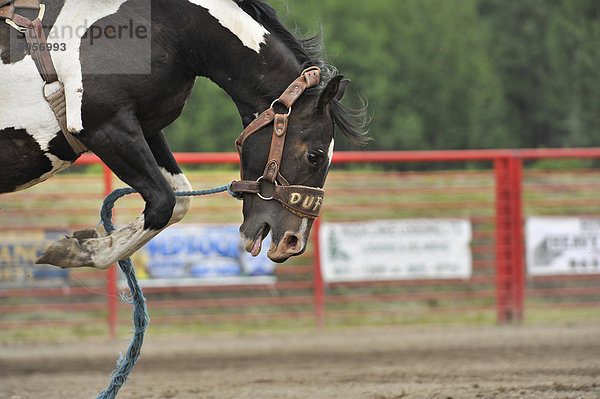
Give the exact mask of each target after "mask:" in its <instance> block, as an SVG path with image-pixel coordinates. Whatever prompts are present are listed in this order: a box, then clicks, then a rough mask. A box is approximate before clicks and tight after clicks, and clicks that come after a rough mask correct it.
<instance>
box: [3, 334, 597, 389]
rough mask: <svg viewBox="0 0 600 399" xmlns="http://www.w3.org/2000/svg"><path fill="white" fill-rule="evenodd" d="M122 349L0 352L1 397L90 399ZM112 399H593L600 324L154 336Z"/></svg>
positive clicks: (110, 344) (115, 344) (7, 348)
mask: <svg viewBox="0 0 600 399" xmlns="http://www.w3.org/2000/svg"><path fill="white" fill-rule="evenodd" d="M126 347H127V342H123V341H97V340H96V341H89V340H88V341H85V342H69V343H63V344H53V345H47V344H44V345H42V344H35V345H2V346H0V398H2V399H5V398H6V399H32V398H35V399H59V398H60V399H65V398H68V399H70V398H96V397H97V395H98V394H99V393H100V392H101V391H102V390H103V389H104V388H105V387H106V385H107V384H108V381H109V373H110V372H111V370H112V369H113V368H114V364H115V361H116V358H117V354H118V352H119V351H125V350H126ZM119 398H122V399H125V398H136V399H137V398H182V399H183V398H194V399H196V398H202V399H208V398H215V399H217V398H218V399H221V398H235V399H242V398H244V399H245V398H257V399H270V398H273V399H285V398H302V399H305V398H310V399H312V398H343V399H353V398H357V399H358V398H361V399H362V398H366V399H398V398H440V399H447V398H454V399H457V398H544V399H545V398H586V399H587V398H600V324H589V323H587V324H586V323H584V324H571V325H543V326H516V327H515V326H508V327H493V326H487V327H480V326H479V327H464V326H462V327H441V326H435V327H398V328H385V329H358V330H351V331H327V332H324V333H320V334H317V333H315V334H308V333H305V334H289V333H285V334H284V333H282V334H270V335H259V336H243V337H237V336H236V337H232V336H228V337H223V336H199V337H190V336H185V337H179V336H178V337H152V335H149V336H148V337H147V339H146V343H145V344H144V348H143V354H142V358H141V360H140V362H139V363H138V364H137V366H136V367H135V369H134V371H133V374H132V379H131V381H130V382H129V383H128V384H127V385H126V386H125V387H124V388H123V389H122V390H121V393H120V395H119Z"/></svg>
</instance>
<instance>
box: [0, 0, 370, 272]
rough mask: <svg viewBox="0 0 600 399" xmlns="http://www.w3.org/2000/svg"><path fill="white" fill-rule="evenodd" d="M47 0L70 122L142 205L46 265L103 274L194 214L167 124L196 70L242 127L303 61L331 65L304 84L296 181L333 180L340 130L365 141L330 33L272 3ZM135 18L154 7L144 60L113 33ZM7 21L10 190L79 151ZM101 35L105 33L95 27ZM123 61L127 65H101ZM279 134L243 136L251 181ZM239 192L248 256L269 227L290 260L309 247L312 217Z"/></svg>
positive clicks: (4, 174)
mask: <svg viewBox="0 0 600 399" xmlns="http://www.w3.org/2000/svg"><path fill="white" fill-rule="evenodd" d="M45 3H46V15H45V17H44V20H43V22H44V27H45V32H46V35H47V37H48V43H49V44H50V45H51V46H55V47H54V49H55V50H57V51H52V58H53V62H54V64H55V67H56V70H57V74H58V77H59V79H60V80H61V81H62V83H63V84H64V86H65V92H66V104H67V107H66V108H67V126H68V130H69V131H71V132H73V133H74V134H75V135H76V137H78V138H79V140H80V141H81V142H82V143H83V144H85V146H87V148H88V149H89V150H90V151H92V152H93V153H95V154H96V155H98V156H99V157H100V159H102V161H103V162H104V163H105V164H106V165H107V166H108V167H109V168H110V169H111V170H112V171H113V172H114V173H115V174H116V175H117V176H118V177H119V178H120V179H121V180H122V181H124V182H125V183H126V184H128V185H130V186H131V187H133V188H135V189H136V190H137V191H138V192H139V193H140V194H141V196H142V197H143V199H144V201H145V209H144V211H143V214H142V215H140V216H139V217H138V218H136V219H135V221H133V222H132V223H130V224H128V225H127V226H125V227H123V228H122V229H120V230H118V231H116V232H114V233H113V234H110V235H105V236H101V235H99V236H86V234H74V235H73V237H70V238H68V239H66V240H65V239H63V240H62V241H61V242H59V243H57V244H55V245H54V246H53V247H51V249H50V250H48V251H46V254H45V255H44V256H43V257H42V258H41V259H40V261H39V262H41V263H50V264H55V265H57V266H61V267H80V266H92V267H96V268H99V269H105V268H107V267H109V266H110V265H112V264H114V263H115V262H116V261H118V260H120V259H124V258H126V257H128V256H129V255H130V254H132V253H133V252H134V251H136V250H137V249H139V248H140V247H141V246H142V245H144V244H145V243H146V242H147V241H148V240H150V239H151V238H152V237H154V236H155V235H156V234H158V233H159V232H160V231H161V230H163V229H164V228H166V227H167V226H168V225H170V224H173V223H176V222H178V221H180V220H181V219H182V218H183V217H184V215H185V214H186V212H187V211H188V209H189V207H190V199H189V198H186V199H184V198H180V197H178V198H176V197H175V196H174V194H173V191H174V190H175V191H185V190H190V189H191V187H190V183H189V182H188V180H187V179H186V177H185V176H184V175H183V173H182V172H181V170H180V168H179V167H178V165H177V163H176V161H175V159H174V157H173V155H172V153H171V150H170V149H169V146H168V144H167V141H166V139H165V136H164V134H163V129H164V128H165V127H166V126H168V125H169V124H170V123H172V122H173V121H174V120H175V119H176V118H177V117H178V116H179V115H180V113H181V112H182V109H183V107H184V105H185V103H186V100H187V99H188V97H189V96H190V93H191V91H192V88H193V86H194V81H195V79H196V77H197V76H204V77H208V78H209V79H211V80H212V81H213V82H215V83H216V84H218V85H219V86H220V87H221V88H223V89H224V90H225V91H226V92H227V93H228V94H229V95H230V96H231V98H232V99H233V101H234V102H235V104H236V106H237V108H238V110H239V113H240V116H241V119H242V123H243V125H244V126H246V125H248V124H249V123H251V122H252V121H253V120H254V118H255V117H256V115H258V114H259V113H260V112H262V111H264V110H265V109H267V108H269V106H270V105H271V104H272V102H273V100H274V99H276V98H277V97H278V96H279V95H280V94H281V93H282V92H283V91H284V90H285V89H286V87H287V86H288V85H289V84H290V83H291V82H292V81H293V80H294V79H296V78H297V77H298V76H299V74H300V73H301V71H302V70H304V69H305V68H307V67H310V66H319V67H321V68H322V69H323V73H322V81H321V84H320V85H319V86H317V87H314V88H311V89H309V90H307V91H306V92H305V93H304V94H303V95H302V96H301V98H300V99H299V100H298V101H297V103H296V104H294V108H293V111H292V112H291V115H290V119H289V127H288V133H287V138H286V142H285V148H284V151H283V156H282V162H281V169H280V172H281V175H283V176H285V178H286V180H287V181H288V182H289V183H290V184H297V185H304V186H310V187H323V185H324V183H325V178H326V175H327V171H328V168H329V164H330V162H331V156H332V151H333V143H334V126H337V128H338V129H339V130H340V131H341V132H343V133H344V134H345V135H346V136H348V137H349V138H350V139H351V140H352V141H353V142H357V143H361V142H364V141H365V139H364V136H362V134H363V132H362V131H361V130H363V128H364V126H365V125H364V120H365V118H364V116H365V112H364V111H365V110H364V109H362V110H351V109H349V108H347V107H345V106H343V105H342V104H341V103H340V100H341V98H342V96H343V94H344V89H345V87H346V85H347V83H348V81H347V80H342V78H341V76H339V75H335V72H334V68H333V67H330V66H327V65H325V64H324V63H323V61H322V59H321V54H320V52H321V51H322V48H321V45H322V43H321V42H320V40H318V39H317V38H311V39H298V38H296V37H294V35H292V34H291V33H290V32H289V31H288V30H286V29H285V28H284V27H283V25H282V23H281V21H280V20H279V19H278V18H277V15H276V13H275V11H274V10H273V9H272V8H271V7H269V6H268V5H266V4H264V3H263V2H262V1H259V0H235V1H234V0H103V1H96V0H48V1H46V2H45ZM150 7H151V8H150ZM148 10H149V12H146V13H145V11H148ZM133 14H135V15H136V18H140V17H139V16H140V15H147V20H146V21H145V22H146V23H147V24H148V26H149V32H146V33H147V34H148V37H151V45H150V47H148V49H149V50H148V51H151V53H150V55H149V57H147V59H145V58H144V57H143V52H144V51H146V50H145V49H144V48H141V47H140V48H137V47H136V46H142V45H143V44H142V43H143V41H142V40H137V41H136V40H130V41H126V42H116V41H115V40H114V36H115V34H116V32H115V30H114V29H113V28H111V27H124V26H125V25H129V26H130V25H131V24H130V22H131V18H132V15H133ZM24 15H25V14H24ZM67 27H70V28H71V29H70V30H65V28H67ZM73 27H78V30H75V29H73ZM81 27H83V32H82V31H81ZM11 29H12V28H11V27H10V26H9V25H8V24H0V59H1V62H0V192H4V193H6V192H13V191H17V190H22V189H25V188H28V187H31V186H33V185H35V184H37V183H40V182H42V181H44V180H46V179H48V178H49V177H51V176H52V175H54V174H55V173H56V172H58V171H60V170H63V169H65V168H66V167H68V166H69V165H71V164H72V163H73V162H74V161H75V160H76V159H77V157H78V155H77V154H76V153H75V152H74V151H73V150H72V148H71V147H70V146H69V144H68V143H67V141H66V139H65V137H64V135H63V134H62V133H61V131H60V127H59V124H58V123H57V121H56V119H55V116H54V114H53V113H52V111H51V108H50V107H49V105H48V103H47V102H46V100H45V98H44V97H43V95H42V88H43V84H44V82H43V80H42V79H41V77H40V75H39V73H38V70H37V69H36V66H35V65H34V62H33V60H32V58H31V56H29V55H28V53H27V49H26V46H19V45H18V44H19V40H23V43H24V39H22V38H21V39H20V38H19V37H18V34H17V36H14V35H15V32H13V31H11ZM107 29H108V30H107ZM111 29H112V30H111ZM85 31H87V34H86V35H83V33H84V32H85ZM53 32H58V33H57V34H54V35H53ZM60 32H63V33H62V34H61V33H60ZM64 32H68V33H70V35H67V34H66V33H64ZM72 32H75V33H76V34H72ZM92 32H103V35H95V36H92V35H91V33H92ZM140 32H141V33H143V32H144V31H143V30H142V31H140ZM119 33H123V32H119ZM138 33H139V32H138ZM92 39H93V40H92ZM115 43H118V44H117V45H115ZM144 62H150V63H151V65H149V67H150V69H149V71H148V73H144V72H143V71H144V68H145V67H147V66H148V65H142V63H144ZM115 66H118V67H119V68H120V71H121V72H110V73H103V72H102V71H104V70H110V68H111V67H112V68H113V69H114V67H115ZM122 71H125V73H123V72H122ZM272 130H273V129H272V127H265V128H263V129H261V130H260V131H258V132H257V133H256V134H253V135H252V136H251V137H249V138H248V139H247V140H246V141H245V143H244V145H243V152H242V154H243V155H242V159H241V166H242V175H243V178H244V179H249V180H253V179H257V178H259V177H260V176H261V174H262V173H263V169H264V166H265V163H266V161H267V156H268V154H269V145H270V144H269V143H270V140H271V136H272ZM232 138H233V137H232ZM198 140H200V141H201V140H202V138H201V137H199V138H198ZM243 200H244V201H243V215H244V221H243V224H242V225H241V227H240V233H241V235H242V237H243V238H244V240H245V243H246V250H247V251H248V252H251V253H252V254H253V255H256V254H258V252H260V249H261V243H262V241H263V239H264V238H265V237H266V235H267V234H268V233H269V231H270V232H271V234H272V244H271V248H270V249H269V253H268V255H269V257H270V258H271V259H272V260H274V261H276V262H282V261H284V260H286V259H287V258H289V257H290V256H293V255H298V254H301V253H303V252H304V250H305V249H306V244H307V239H308V235H309V232H310V229H311V227H312V222H313V220H312V219H309V218H306V217H301V216H298V215H296V214H294V213H292V212H289V211H288V210H287V209H286V208H284V207H283V206H282V205H281V204H280V203H278V202H275V201H263V200H261V199H260V198H259V197H258V196H256V195H244V198H243Z"/></svg>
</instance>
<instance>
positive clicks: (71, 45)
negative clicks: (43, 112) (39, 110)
mask: <svg viewBox="0 0 600 399" xmlns="http://www.w3.org/2000/svg"><path fill="white" fill-rule="evenodd" d="M126 1H127V0H102V2H95V1H82V0H66V1H65V4H64V6H63V8H62V10H61V12H60V14H59V15H58V18H57V19H56V22H55V23H54V27H53V28H52V30H51V31H50V33H49V34H48V43H49V44H50V45H52V44H54V43H57V44H58V45H59V46H64V48H65V51H53V52H52V61H53V62H54V66H55V67H56V72H57V74H58V78H59V80H60V81H62V82H63V84H64V86H65V99H66V103H67V129H68V130H69V131H70V132H72V133H78V132H80V131H82V130H83V122H82V118H81V103H82V100H83V90H84V88H83V78H82V73H81V61H80V58H79V55H80V54H79V51H80V45H81V38H82V37H83V35H84V34H85V33H86V32H87V30H88V28H89V27H90V26H92V25H93V24H94V23H95V22H96V21H98V20H100V19H102V18H104V17H107V16H109V15H112V14H114V13H116V12H117V11H118V10H119V7H120V6H121V5H122V4H123V3H125V2H126ZM40 93H41V89H40Z"/></svg>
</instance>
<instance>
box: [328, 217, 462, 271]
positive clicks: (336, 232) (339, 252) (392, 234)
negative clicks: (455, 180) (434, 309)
mask: <svg viewBox="0 0 600 399" xmlns="http://www.w3.org/2000/svg"><path fill="white" fill-rule="evenodd" d="M470 242H471V224H470V222H469V221H468V220H455V219H407V220H380V221H367V222H354V223H322V224H321V230H320V234H319V244H320V255H321V267H322V273H323V279H324V280H325V281H326V282H342V281H361V280H401V279H404V280H408V279H422V278H435V279H437V278H440V279H443V278H469V277H471V273H472V258H471V249H470V246H469V244H470Z"/></svg>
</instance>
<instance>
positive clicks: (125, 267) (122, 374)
mask: <svg viewBox="0 0 600 399" xmlns="http://www.w3.org/2000/svg"><path fill="white" fill-rule="evenodd" d="M230 185H231V183H230V184H228V185H227V186H222V187H217V188H211V189H207V190H198V191H178V192H175V195H176V196H178V197H191V196H201V195H211V194H217V193H222V192H225V191H227V192H229V194H231V195H232V196H233V197H234V198H238V199H239V198H240V196H239V194H237V193H234V192H233V191H231V187H230ZM136 192H137V191H135V190H134V189H133V188H120V189H117V190H115V191H113V192H112V193H110V194H109V195H108V196H107V197H106V198H105V199H104V202H103V203H102V209H101V210H100V218H101V221H102V224H103V225H104V229H105V230H106V231H107V232H108V233H110V232H112V231H114V230H116V227H115V225H114V224H113V222H112V214H113V213H112V210H113V208H114V207H115V202H116V201H117V200H118V199H119V198H121V197H124V196H126V195H129V194H133V193H136ZM119 267H120V268H121V270H122V271H123V274H124V275H125V278H126V280H127V285H128V286H129V292H130V295H129V298H126V297H125V296H124V295H121V298H122V299H123V300H124V301H125V302H127V303H128V304H130V305H133V306H134V310H133V326H134V331H133V338H132V339H131V343H130V344H129V348H128V349H127V354H126V355H125V357H123V354H121V357H120V358H119V360H118V361H117V368H116V369H115V371H113V373H112V380H111V381H110V384H109V385H108V387H107V388H106V389H105V390H104V391H102V393H101V394H100V395H99V396H98V398H97V399H114V398H116V397H117V394H118V392H119V390H120V389H121V387H122V386H123V385H125V383H126V382H127V380H128V378H129V374H130V373H131V371H132V370H133V366H135V363H136V362H137V361H138V359H139V357H140V352H141V349H142V344H143V343H144V335H145V333H146V328H147V327H148V324H149V323H150V317H149V316H148V308H147V307H146V298H144V293H143V292H142V287H140V284H139V282H138V280H137V277H136V275H135V268H134V267H133V261H132V260H131V258H129V259H125V260H120V261H119Z"/></svg>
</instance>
